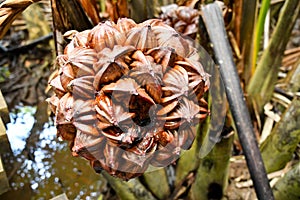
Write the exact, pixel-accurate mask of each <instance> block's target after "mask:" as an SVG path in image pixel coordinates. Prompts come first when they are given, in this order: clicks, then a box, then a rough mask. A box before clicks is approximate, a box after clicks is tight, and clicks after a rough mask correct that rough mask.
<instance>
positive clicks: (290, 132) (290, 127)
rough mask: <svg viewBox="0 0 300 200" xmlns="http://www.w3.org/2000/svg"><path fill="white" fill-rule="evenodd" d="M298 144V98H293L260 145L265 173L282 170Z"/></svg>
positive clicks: (299, 126) (299, 117)
mask: <svg viewBox="0 0 300 200" xmlns="http://www.w3.org/2000/svg"><path fill="white" fill-rule="evenodd" d="M299 142H300V98H299V97H295V98H294V99H293V101H292V103H291V104H290V106H289V108H288V109H287V110H286V111H285V113H284V114H283V116H282V118H281V120H280V121H279V123H277V124H276V126H275V127H274V128H273V130H272V132H271V134H270V135H269V137H268V138H267V139H266V140H265V141H264V142H263V143H262V144H261V147H260V148H261V154H262V158H263V160H264V163H265V166H266V170H267V172H268V173H269V172H274V171H277V170H280V169H282V168H283V167H284V166H285V165H286V163H287V162H289V161H290V160H291V159H292V156H293V153H294V152H295V149H296V147H297V145H298V144H299ZM270 155H272V156H270Z"/></svg>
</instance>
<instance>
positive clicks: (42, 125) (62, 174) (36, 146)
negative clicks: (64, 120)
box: [0, 102, 107, 200]
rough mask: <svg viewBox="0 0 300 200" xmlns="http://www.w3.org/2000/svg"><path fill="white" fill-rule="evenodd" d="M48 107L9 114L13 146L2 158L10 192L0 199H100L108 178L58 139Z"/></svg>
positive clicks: (9, 129)
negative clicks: (73, 154) (76, 155)
mask: <svg viewBox="0 0 300 200" xmlns="http://www.w3.org/2000/svg"><path fill="white" fill-rule="evenodd" d="M47 108H48V107H47V103H46V102H41V103H39V104H38V105H37V106H36V107H30V106H19V107H16V109H14V111H13V112H11V113H10V117H11V123H9V124H7V136H8V140H9V143H10V146H9V147H8V148H6V149H5V153H3V154H2V155H1V157H2V159H3V163H4V167H5V170H6V174H7V177H8V179H9V182H10V190H9V191H8V192H6V193H4V194H2V195H0V199H25V200H26V199H51V198H53V197H55V196H57V195H59V194H61V193H65V194H66V195H67V197H68V198H69V199H98V197H99V196H100V195H101V193H103V192H104V191H106V190H107V183H106V181H105V179H104V178H103V177H102V176H101V175H99V174H96V173H95V172H94V170H93V169H92V168H91V167H90V166H89V164H88V162H87V161H85V160H83V159H81V158H74V157H72V156H71V153H70V150H69V148H68V145H67V143H66V142H62V141H60V140H59V139H58V138H56V129H55V127H54V126H53V121H52V120H51V118H49V117H48V109H47ZM1 152H3V151H1Z"/></svg>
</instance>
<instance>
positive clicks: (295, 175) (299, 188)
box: [273, 162, 300, 199]
mask: <svg viewBox="0 0 300 200" xmlns="http://www.w3.org/2000/svg"><path fill="white" fill-rule="evenodd" d="M273 192H274V196H275V199H299V198H300V162H298V163H297V164H296V165H295V166H294V167H293V168H292V169H291V170H290V171H289V172H287V173H286V174H285V175H284V176H283V177H282V178H280V179H279V180H278V182H277V183H276V184H275V185H274V187H273Z"/></svg>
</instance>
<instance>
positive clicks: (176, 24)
mask: <svg viewBox="0 0 300 200" xmlns="http://www.w3.org/2000/svg"><path fill="white" fill-rule="evenodd" d="M159 18H160V19H162V20H163V21H164V22H165V23H166V24H167V25H169V26H171V27H173V28H174V29H175V30H176V31H177V32H179V33H182V34H183V35H184V36H189V37H190V38H193V39H195V38H196V34H197V30H198V22H199V13H198V10H196V9H193V8H191V7H187V6H178V5H177V4H170V5H167V6H162V7H161V14H160V16H159Z"/></svg>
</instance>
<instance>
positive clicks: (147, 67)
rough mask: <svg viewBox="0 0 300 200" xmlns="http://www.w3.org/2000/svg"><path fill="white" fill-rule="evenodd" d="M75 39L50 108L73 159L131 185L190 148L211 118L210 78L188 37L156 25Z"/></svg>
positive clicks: (118, 27) (104, 26) (125, 26)
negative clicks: (197, 127) (203, 122)
mask: <svg viewBox="0 0 300 200" xmlns="http://www.w3.org/2000/svg"><path fill="white" fill-rule="evenodd" d="M70 33H71V34H72V37H71V38H72V39H71V41H70V43H69V44H68V45H67V47H66V49H65V51H64V54H63V55H60V56H58V57H57V65H58V68H59V69H58V73H57V74H55V76H54V77H53V78H51V80H50V81H49V84H50V85H51V86H52V88H53V90H54V95H53V96H52V97H51V98H49V99H48V102H49V104H50V107H51V110H52V111H53V112H54V113H55V116H56V118H55V124H56V127H57V136H58V137H61V138H62V139H64V140H68V141H69V142H70V143H69V145H70V149H71V151H72V154H73V155H74V156H81V157H84V158H85V159H87V160H89V161H90V164H91V165H92V167H93V168H94V169H95V171H96V172H100V171H101V170H106V171H108V172H109V173H110V174H111V175H113V176H116V177H119V178H122V179H124V180H128V179H130V178H134V177H136V176H139V175H141V174H142V173H144V172H145V170H146V169H147V168H148V166H149V165H153V166H157V167H161V166H167V165H169V164H171V163H172V162H174V161H175V160H176V159H177V158H178V157H179V155H180V151H181V149H184V150H186V149H189V148H190V146H191V145H192V142H193V140H194V138H195V134H196V131H195V125H196V124H198V123H199V122H200V121H201V120H203V119H204V118H205V117H206V116H207V114H208V108H207V103H206V102H205V100H204V99H203V94H204V93H205V92H206V91H207V90H208V87H209V80H208V78H209V75H208V74H207V73H205V71H204V69H203V67H202V65H201V62H200V61H199V60H198V59H199V57H198V52H197V50H196V49H195V48H194V47H192V46H190V45H189V44H190V43H189V42H188V41H187V40H186V39H184V38H182V37H181V36H180V34H178V33H177V32H176V31H175V30H174V29H173V28H171V27H169V26H167V25H166V24H164V23H163V22H162V21H161V20H158V19H155V20H153V19H152V20H148V21H145V22H143V23H141V24H136V23H135V22H134V21H133V20H131V19H126V18H124V19H120V20H119V21H118V22H117V23H116V24H115V23H113V22H105V23H100V24H99V25H97V26H96V27H94V28H93V29H92V30H86V31H84V32H76V31H74V32H70ZM67 35H68V36H70V34H67Z"/></svg>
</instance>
